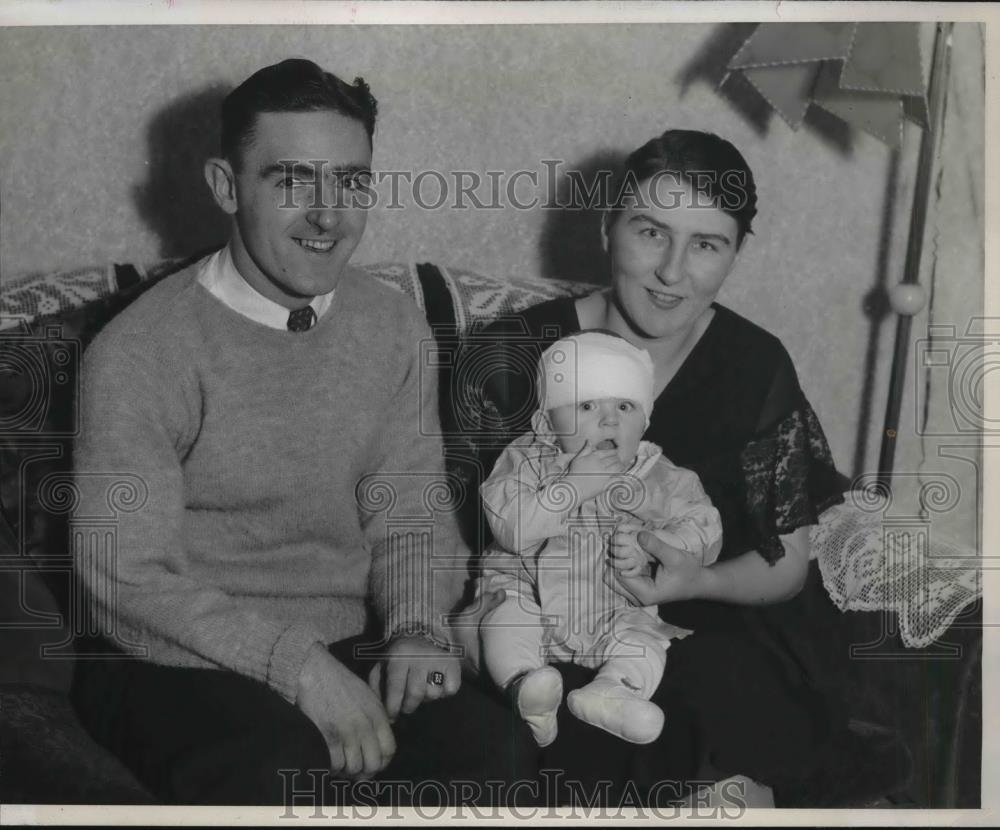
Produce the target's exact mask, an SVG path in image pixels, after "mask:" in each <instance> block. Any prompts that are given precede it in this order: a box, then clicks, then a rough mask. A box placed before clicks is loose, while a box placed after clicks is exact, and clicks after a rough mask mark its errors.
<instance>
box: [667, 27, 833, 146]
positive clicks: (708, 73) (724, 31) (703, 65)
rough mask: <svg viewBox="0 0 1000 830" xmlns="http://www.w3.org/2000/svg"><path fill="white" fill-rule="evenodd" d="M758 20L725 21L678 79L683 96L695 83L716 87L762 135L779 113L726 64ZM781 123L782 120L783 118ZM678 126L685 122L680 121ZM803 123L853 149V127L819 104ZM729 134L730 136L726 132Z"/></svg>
mask: <svg viewBox="0 0 1000 830" xmlns="http://www.w3.org/2000/svg"><path fill="white" fill-rule="evenodd" d="M758 25H759V24H757V23H722V24H720V25H718V26H716V27H715V29H713V30H712V34H711V35H710V36H709V37H708V38H706V40H705V42H704V43H703V44H702V46H701V48H700V49H699V50H698V51H697V52H696V53H695V55H694V57H693V58H691V60H690V61H688V62H687V64H685V65H684V66H683V67H681V71H680V72H679V73H678V74H677V77H676V78H675V79H674V80H675V81H676V82H677V86H678V87H679V88H680V97H681V98H683V97H684V95H685V94H686V93H687V91H688V89H689V87H690V86H691V85H692V84H694V83H699V82H701V83H706V84H708V85H709V86H711V87H713V88H714V89H715V90H716V91H717V92H718V93H719V96H720V98H721V99H722V100H724V101H726V103H728V104H729V106H730V107H731V108H732V109H733V110H735V111H736V112H737V113H738V114H739V115H740V116H741V117H742V118H743V119H744V120H745V121H747V123H749V124H750V126H751V127H753V129H754V131H755V132H756V133H757V134H758V135H759V136H761V137H763V136H766V135H767V134H768V132H769V131H770V128H771V123H772V121H773V119H774V118H775V117H777V116H776V113H775V111H774V110H773V109H772V108H771V105H770V104H769V103H768V102H767V101H766V100H765V99H764V97H763V96H762V95H761V94H760V93H759V92H758V91H757V88H756V87H755V86H754V85H753V84H752V83H750V81H748V80H747V79H746V77H745V76H744V75H743V73H742V72H733V73H730V72H729V70H728V69H727V68H726V65H727V64H728V63H729V61H730V60H731V59H732V57H733V56H734V55H735V54H736V53H737V52H738V51H739V49H740V47H741V46H742V45H743V43H744V42H745V41H746V39H747V38H748V37H750V35H751V34H753V31H754V29H756V28H757V26H758ZM779 123H780V122H779ZM676 126H681V127H682V126H684V125H683V124H678V125H676ZM802 126H803V127H805V130H806V131H807V132H809V133H811V134H812V135H815V136H816V137H817V138H819V139H820V140H821V141H822V142H823V143H824V144H827V145H828V146H829V147H831V148H832V149H833V150H835V151H837V152H838V153H841V154H843V155H850V154H851V153H852V151H853V145H852V143H851V129H850V127H848V126H847V124H846V123H844V122H843V121H841V120H840V119H839V118H836V117H835V116H833V115H831V114H830V113H828V112H827V111H826V110H823V109H820V108H819V107H817V106H810V107H809V109H808V110H806V114H805V118H804V119H803V121H802ZM723 138H726V136H723Z"/></svg>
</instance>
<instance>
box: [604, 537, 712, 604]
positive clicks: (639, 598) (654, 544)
mask: <svg viewBox="0 0 1000 830" xmlns="http://www.w3.org/2000/svg"><path fill="white" fill-rule="evenodd" d="M636 539H637V540H638V542H639V546H640V547H641V548H642V549H643V550H644V551H645V552H646V553H648V554H650V555H651V556H652V557H653V558H655V559H656V561H657V562H659V563H660V567H658V568H656V569H655V570H654V573H653V574H652V575H649V574H639V575H637V576H626V575H625V574H623V573H618V574H617V579H618V585H619V586H620V588H621V589H622V591H623V592H624V593H625V595H626V596H627V597H629V599H631V600H632V601H633V602H634V603H635V604H636V605H661V604H663V603H665V602H678V601H680V600H686V599H695V598H696V597H699V596H701V593H702V590H703V587H704V583H705V580H706V574H707V571H708V568H705V567H703V566H702V564H701V562H700V561H699V560H698V558H697V557H695V556H692V555H691V553H690V552H689V551H686V550H681V549H680V548H675V547H672V546H670V545H668V544H667V543H666V542H664V541H662V540H661V539H658V538H657V537H656V536H654V535H653V534H652V533H650V532H649V531H647V530H643V531H641V532H640V533H639V534H638V535H637V536H636Z"/></svg>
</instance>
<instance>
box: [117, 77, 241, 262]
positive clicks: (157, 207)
mask: <svg viewBox="0 0 1000 830" xmlns="http://www.w3.org/2000/svg"><path fill="white" fill-rule="evenodd" d="M229 91H230V88H229V87H226V86H221V85H217V86H211V87H208V88H206V89H204V90H202V91H200V92H195V93H193V94H190V95H187V96H184V97H182V98H179V99H177V100H176V101H174V102H173V103H171V104H170V105H169V106H167V107H166V108H165V109H163V110H162V111H161V112H159V113H158V114H157V115H156V116H155V117H154V118H153V120H152V122H151V123H150V125H149V129H148V130H147V131H146V143H147V146H148V159H147V164H148V173H149V175H148V178H147V179H146V181H145V182H143V183H142V184H139V185H137V186H136V187H135V188H134V190H133V199H134V201H135V205H136V208H137V210H138V212H139V216H140V217H142V220H143V221H144V222H145V223H146V224H147V225H148V226H149V227H150V228H151V229H152V230H153V231H154V232H155V233H156V234H157V235H158V236H159V237H160V256H162V257H165V258H170V257H182V256H189V255H191V254H193V253H195V252H202V251H208V250H210V249H212V248H217V247H220V246H221V245H223V244H224V243H225V241H226V239H227V238H228V236H229V220H228V217H227V216H226V215H225V214H224V213H223V212H222V211H221V210H219V208H218V206H217V205H216V204H215V201H214V200H213V199H212V195H211V193H210V192H209V189H208V185H207V184H206V183H205V176H204V172H203V169H204V165H205V159H207V158H209V157H211V156H217V155H218V154H219V110H220V108H221V106H222V100H223V98H225V97H226V95H227V94H228V93H229Z"/></svg>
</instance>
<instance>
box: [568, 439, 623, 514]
mask: <svg viewBox="0 0 1000 830" xmlns="http://www.w3.org/2000/svg"><path fill="white" fill-rule="evenodd" d="M566 472H567V474H568V475H570V476H573V485H574V487H576V490H577V498H578V500H579V501H580V502H585V501H587V500H588V499H592V498H594V497H595V496H597V495H599V494H600V493H603V492H604V491H605V490H606V489H607V488H608V485H610V484H611V480H612V479H613V478H614V477H615V476H616V475H618V474H619V473H623V472H625V465H624V464H623V463H622V460H621V459H620V458H619V457H618V450H597V449H594V447H593V446H592V445H591V443H590V441H585V442H584V444H583V446H582V447H581V448H580V450H579V452H577V454H576V455H574V456H573V458H572V459H571V460H570V462H569V467H568V468H567V470H566Z"/></svg>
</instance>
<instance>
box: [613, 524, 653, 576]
mask: <svg viewBox="0 0 1000 830" xmlns="http://www.w3.org/2000/svg"><path fill="white" fill-rule="evenodd" d="M643 529H644V528H643V526H642V525H641V524H640V523H639V522H631V521H628V522H622V523H621V524H619V525H618V527H616V528H615V532H614V533H613V534H612V535H611V543H610V544H609V546H608V553H609V554H610V556H611V566H612V567H613V568H614V569H615V571H616V572H617V573H619V574H621V575H622V576H626V577H630V576H642V575H647V576H648V575H649V574H650V573H651V571H650V567H649V565H650V563H651V562H654V561H656V560H655V559H654V558H653V557H652V556H651V555H650V554H648V553H646V552H645V551H644V550H643V549H642V548H641V547H639V542H638V540H637V539H636V536H637V534H638V533H639V532H640V531H641V530H643Z"/></svg>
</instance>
